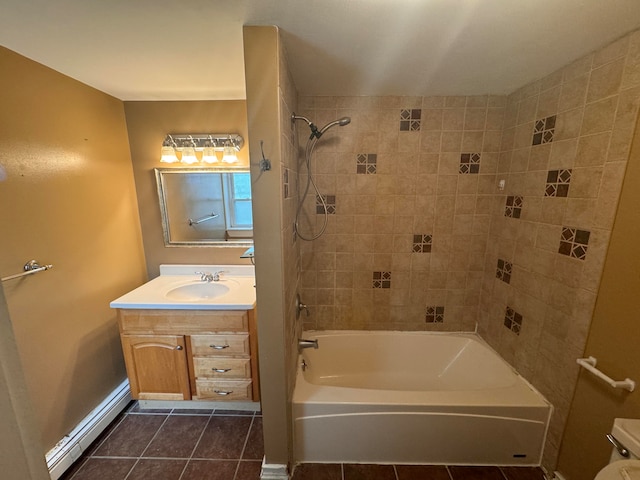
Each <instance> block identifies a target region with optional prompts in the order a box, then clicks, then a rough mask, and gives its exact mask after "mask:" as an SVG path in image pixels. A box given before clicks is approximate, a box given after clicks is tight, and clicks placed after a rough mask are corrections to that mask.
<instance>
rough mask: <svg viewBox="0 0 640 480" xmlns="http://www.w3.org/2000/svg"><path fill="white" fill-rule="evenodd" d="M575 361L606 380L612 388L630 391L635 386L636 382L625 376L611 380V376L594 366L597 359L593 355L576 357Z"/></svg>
mask: <svg viewBox="0 0 640 480" xmlns="http://www.w3.org/2000/svg"><path fill="white" fill-rule="evenodd" d="M576 362H577V363H578V365H580V366H581V367H583V368H585V369H586V370H588V371H589V372H591V373H592V374H594V375H595V376H596V377H598V378H600V379H601V380H604V381H605V382H607V383H608V384H609V385H611V386H612V387H613V388H622V389H624V390H629V391H630V392H633V390H634V389H635V388H636V382H634V381H633V380H631V379H630V378H625V379H624V380H613V379H612V378H611V377H609V376H607V375H605V374H604V373H602V371H600V370H598V369H597V368H596V364H597V363H598V360H597V359H596V358H594V357H588V358H578V359H577V360H576Z"/></svg>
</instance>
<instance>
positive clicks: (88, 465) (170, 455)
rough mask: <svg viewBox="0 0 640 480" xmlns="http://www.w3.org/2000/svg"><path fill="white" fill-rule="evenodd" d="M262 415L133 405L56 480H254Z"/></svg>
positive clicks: (257, 470) (258, 463)
mask: <svg viewBox="0 0 640 480" xmlns="http://www.w3.org/2000/svg"><path fill="white" fill-rule="evenodd" d="M263 456H264V447H263V442H262V416H261V414H260V413H259V412H258V413H255V414H254V413H253V412H238V411H230V410H178V409H173V410H144V411H142V410H140V409H139V408H138V405H137V403H135V402H134V403H132V404H131V405H130V406H129V407H128V409H127V410H125V412H124V413H123V414H121V415H120V416H119V417H118V418H117V419H116V420H115V421H114V422H113V423H112V424H111V425H110V426H109V427H108V428H107V430H106V431H105V432H103V434H102V435H101V436H100V437H99V438H98V439H97V440H96V441H95V442H94V443H93V445H91V447H90V448H89V449H88V450H87V451H86V452H85V454H84V455H83V456H82V457H81V458H80V459H79V460H78V461H77V462H76V463H75V464H74V465H73V466H72V467H71V468H70V469H69V470H68V471H67V472H65V474H64V475H63V476H62V477H61V479H60V480H125V479H126V480H143V479H144V480H146V479H153V480H187V479H188V480H257V479H258V478H260V467H261V465H262V457H263Z"/></svg>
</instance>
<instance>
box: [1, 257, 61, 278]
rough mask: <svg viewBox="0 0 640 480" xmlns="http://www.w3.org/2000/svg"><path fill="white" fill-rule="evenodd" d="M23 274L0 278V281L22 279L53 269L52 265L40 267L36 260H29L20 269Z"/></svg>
mask: <svg viewBox="0 0 640 480" xmlns="http://www.w3.org/2000/svg"><path fill="white" fill-rule="evenodd" d="M22 268H23V270H24V272H21V273H16V274H15V275H9V276H8V277H2V278H0V281H2V282H6V281H7V280H13V279H14V278H20V277H24V276H25V275H31V274H33V273H38V272H44V271H45V270H49V269H51V268H53V265H40V264H39V263H38V262H37V261H36V260H30V261H28V262H27V263H25V264H24V267H22Z"/></svg>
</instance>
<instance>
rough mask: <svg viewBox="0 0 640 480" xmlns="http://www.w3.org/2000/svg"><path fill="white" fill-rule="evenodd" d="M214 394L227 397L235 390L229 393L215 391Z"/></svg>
mask: <svg viewBox="0 0 640 480" xmlns="http://www.w3.org/2000/svg"><path fill="white" fill-rule="evenodd" d="M213 393H215V394H216V395H222V396H226V395H231V394H232V393H233V390H231V391H229V392H225V391H224V390H214V391H213Z"/></svg>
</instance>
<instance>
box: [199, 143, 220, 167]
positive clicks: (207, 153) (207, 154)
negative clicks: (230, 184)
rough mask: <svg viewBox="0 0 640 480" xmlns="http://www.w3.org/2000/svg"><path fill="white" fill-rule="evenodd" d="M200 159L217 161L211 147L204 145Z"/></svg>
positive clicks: (205, 161)
mask: <svg viewBox="0 0 640 480" xmlns="http://www.w3.org/2000/svg"><path fill="white" fill-rule="evenodd" d="M202 161H203V162H204V163H218V157H217V156H216V151H215V150H214V149H213V147H204V149H203V150H202Z"/></svg>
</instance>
